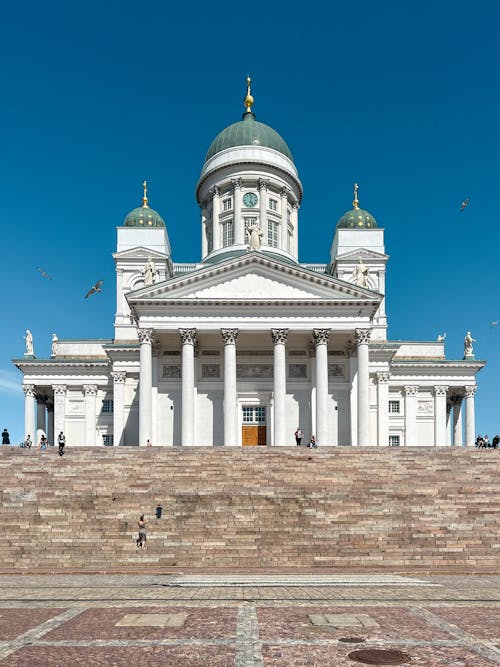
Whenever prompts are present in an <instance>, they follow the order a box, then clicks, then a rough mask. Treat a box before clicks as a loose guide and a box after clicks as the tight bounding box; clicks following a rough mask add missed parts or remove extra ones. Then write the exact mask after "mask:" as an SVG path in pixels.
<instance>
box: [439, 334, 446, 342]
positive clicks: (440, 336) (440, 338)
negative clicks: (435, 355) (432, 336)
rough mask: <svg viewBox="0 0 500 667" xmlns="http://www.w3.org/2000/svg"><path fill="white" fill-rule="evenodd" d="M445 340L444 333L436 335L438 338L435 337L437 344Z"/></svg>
mask: <svg viewBox="0 0 500 667" xmlns="http://www.w3.org/2000/svg"><path fill="white" fill-rule="evenodd" d="M445 340H446V331H445V332H444V334H438V337H437V342H438V343H444V341H445Z"/></svg>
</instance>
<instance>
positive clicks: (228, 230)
mask: <svg viewBox="0 0 500 667" xmlns="http://www.w3.org/2000/svg"><path fill="white" fill-rule="evenodd" d="M229 245H233V220H232V218H231V219H230V220H225V221H224V222H223V223H222V247H223V248H227V246H229Z"/></svg>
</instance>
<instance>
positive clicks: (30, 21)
mask: <svg viewBox="0 0 500 667" xmlns="http://www.w3.org/2000/svg"><path fill="white" fill-rule="evenodd" d="M2 14H3V16H2V19H3V20H2V27H1V28H0V30H1V35H0V37H1V39H0V55H1V62H2V63H3V68H2V90H3V95H2V97H3V100H2V104H1V105H0V137H1V152H0V155H1V160H0V184H1V185H0V187H1V191H2V204H1V209H0V215H1V231H2V269H3V271H2V273H3V278H4V283H3V284H4V288H3V296H2V326H1V328H0V343H1V344H0V398H1V401H0V428H3V427H4V426H7V427H8V428H9V429H10V432H11V435H12V438H13V440H14V441H16V442H17V441H19V440H20V439H21V438H22V437H23V421H24V397H23V394H22V391H21V389H20V384H21V374H20V372H19V371H18V370H17V369H16V368H14V367H13V366H12V364H11V359H12V358H14V357H19V356H22V354H23V352H24V341H23V334H24V331H25V329H26V328H29V329H31V331H32V332H33V335H34V341H35V353H36V354H37V356H39V357H43V356H48V355H49V354H50V338H51V334H52V332H53V331H55V332H56V333H57V334H58V336H59V338H107V337H112V335H113V329H112V322H113V317H114V312H115V291H114V264H113V260H112V257H111V253H112V252H113V251H114V249H115V245H116V226H118V225H120V224H122V222H123V219H124V217H125V215H126V214H127V212H128V211H129V210H131V209H132V208H134V207H135V206H138V205H140V203H141V196H142V190H141V183H142V181H143V179H145V178H146V179H147V180H148V182H149V195H150V205H151V206H152V207H153V208H155V209H156V210H158V211H159V212H160V213H161V215H162V216H163V217H164V219H165V220H166V223H167V228H168V233H169V236H170V240H171V244H172V251H173V257H174V260H175V261H197V260H198V259H199V257H200V223H199V211H198V207H197V204H196V201H195V196H194V188H195V185H196V182H197V179H198V176H199V172H200V169H201V166H202V163H203V159H204V155H205V152H206V150H207V148H208V145H209V144H210V142H211V140H212V139H213V138H214V136H215V135H216V134H217V133H218V132H219V131H220V130H221V129H223V128H224V127H225V126H227V125H228V124H230V123H232V122H235V121H237V120H239V119H240V117H241V113H242V111H243V103H242V100H243V97H244V94H245V76H246V75H247V73H250V74H251V76H252V78H253V86H252V93H253V95H254V97H255V105H254V111H255V113H256V116H257V119H258V120H261V121H262V122H265V123H267V124H269V125H271V126H272V127H274V128H275V129H276V130H278V132H279V133H280V134H281V135H282V136H283V137H284V139H285V141H286V142H287V143H288V145H289V146H290V148H291V150H292V152H293V155H294V158H295V162H296V165H297V167H298V170H299V174H300V177H301V179H302V182H303V185H304V200H303V205H302V208H301V210H300V245H299V254H300V260H301V261H307V262H326V261H327V260H328V256H329V249H330V244H331V241H332V238H333V234H334V230H335V224H336V221H337V219H338V218H339V217H340V216H341V215H342V214H343V213H344V211H345V210H347V209H348V208H350V205H351V201H352V184H353V182H354V181H357V182H358V183H359V184H360V190H359V198H360V204H361V206H362V207H363V208H366V209H368V210H369V211H370V212H371V213H372V214H373V215H374V216H375V217H376V219H377V221H378V223H379V225H380V226H382V227H384V228H385V230H386V231H385V239H386V250H387V252H388V254H389V255H390V256H391V259H390V262H389V266H388V280H387V310H388V315H389V336H390V338H392V339H410V340H434V339H435V338H436V336H437V334H438V333H443V332H445V331H446V332H447V334H448V336H447V339H446V353H447V356H448V358H452V359H460V358H462V354H463V337H464V334H465V332H466V331H467V330H468V329H470V330H471V331H472V334H473V336H474V338H476V339H477V343H476V345H475V352H476V357H477V358H481V359H486V360H487V362H488V365H487V366H486V368H485V369H483V371H481V373H480V374H479V378H478V380H479V390H478V393H477V395H476V406H477V409H476V423H477V430H478V431H479V432H482V433H484V432H487V433H488V434H490V436H491V435H493V434H494V433H496V432H497V431H500V415H499V414H498V413H499V410H498V406H499V401H498V388H497V387H498V382H499V378H500V354H499V340H500V339H499V336H500V325H499V326H498V327H496V328H495V327H493V328H492V327H490V322H491V321H493V320H497V319H500V304H499V299H498V280H497V274H498V271H499V266H498V262H499V259H498V249H499V239H500V231H499V220H498V210H499V208H498V205H497V203H496V195H497V192H498V185H497V181H498V177H499V176H498V156H499V155H500V145H499V143H500V142H499V134H498V125H499V119H500V85H499V47H498V25H499V24H500V4H499V3H498V2H496V1H493V0H491V1H490V2H481V1H480V2H475V3H470V2H463V1H455V2H452V1H451V0H450V1H446V2H442V1H439V0H438V1H436V0H433V1H432V2H422V1H421V0H420V1H419V2H401V1H398V2H396V1H393V0H384V1H383V2H373V1H370V2H369V1H366V0H361V1H358V2H356V3H352V2H351V3H348V2H342V3H339V2H331V3H326V2H324V3H315V2H313V3H306V4H302V5H293V4H291V3H283V2H279V1H278V2H274V3H266V4H264V3H247V2H240V3H238V2H226V1H221V2H218V3H216V4H209V3H200V2H190V3H187V2H184V3H182V2H181V3H179V2H174V3H170V2H168V3H167V2H160V1H154V2H147V3H137V2H129V1H128V0H120V1H119V2H118V1H115V0H113V1H106V2H95V1H93V0H92V1H87V2H85V3H83V2H72V3H67V2H64V3H63V2H58V1H55V2H50V3H39V2H33V1H32V0H28V2H24V3H8V4H7V5H6V6H5V7H4V8H3V12H2ZM466 196H469V197H470V198H471V203H470V206H469V207H468V208H467V209H466V210H465V211H464V212H463V213H460V212H459V207H460V203H461V201H462V200H463V199H464V197H466ZM37 266H41V267H43V268H44V269H45V270H46V271H47V272H49V273H50V274H51V275H52V276H53V278H54V279H53V280H52V281H46V280H44V279H43V278H42V277H41V276H40V275H39V273H38V272H37V271H36V267H37ZM99 278H102V279H104V293H103V294H102V295H99V296H94V297H92V299H88V300H87V301H85V300H84V299H83V296H84V294H85V293H86V291H87V290H88V288H89V287H90V285H91V284H93V283H94V282H95V281H96V280H97V279H99Z"/></svg>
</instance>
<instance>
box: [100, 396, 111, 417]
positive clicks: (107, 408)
mask: <svg viewBox="0 0 500 667" xmlns="http://www.w3.org/2000/svg"><path fill="white" fill-rule="evenodd" d="M102 412H103V413H108V414H109V413H110V412H113V400H112V399H111V398H105V399H104V401H103V402H102Z"/></svg>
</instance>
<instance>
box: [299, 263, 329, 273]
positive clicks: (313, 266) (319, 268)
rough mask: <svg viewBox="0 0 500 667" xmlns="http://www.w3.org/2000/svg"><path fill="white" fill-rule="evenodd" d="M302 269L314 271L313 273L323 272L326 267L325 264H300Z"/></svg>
mask: <svg viewBox="0 0 500 667" xmlns="http://www.w3.org/2000/svg"><path fill="white" fill-rule="evenodd" d="M301 266H302V267H303V268H304V269H308V270H309V271H314V272H315V273H324V272H325V269H326V266H327V265H326V264H301Z"/></svg>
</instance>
